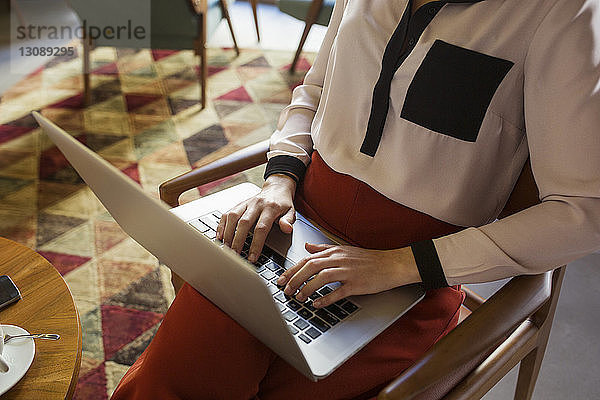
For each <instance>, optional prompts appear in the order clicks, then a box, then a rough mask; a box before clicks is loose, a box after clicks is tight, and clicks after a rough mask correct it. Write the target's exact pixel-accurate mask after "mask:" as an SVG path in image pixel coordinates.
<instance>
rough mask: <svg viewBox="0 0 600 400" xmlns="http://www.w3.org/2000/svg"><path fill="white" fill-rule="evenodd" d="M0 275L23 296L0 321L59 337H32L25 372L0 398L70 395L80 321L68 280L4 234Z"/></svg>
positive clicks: (78, 354) (76, 364) (74, 380)
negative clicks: (30, 359) (31, 353)
mask: <svg viewBox="0 0 600 400" xmlns="http://www.w3.org/2000/svg"><path fill="white" fill-rule="evenodd" d="M0 275H8V276H10V277H11V279H12V280H13V281H14V282H15V284H16V285H17V287H18V288H19V290H20V291H21V295H22V296H23V298H22V299H21V300H19V301H18V302H17V303H14V304H12V305H10V306H8V307H7V308H5V309H3V310H0V323H2V324H9V325H17V326H20V327H22V328H24V329H26V330H27V331H29V332H31V333H38V332H40V333H46V332H47V333H58V334H60V336H61V338H60V340H58V341H46V340H38V341H36V343H35V358H34V360H33V364H31V367H30V368H29V371H27V374H25V376H24V377H23V379H21V380H20V381H19V383H17V384H16V385H15V386H14V387H13V388H12V389H10V390H9V391H8V392H7V393H6V394H4V395H3V396H2V400H8V399H23V400H24V399H36V400H37V399H39V400H45V399H48V400H49V399H70V398H71V397H72V396H73V393H74V391H75V385H76V384H77V377H78V376H79V367H80V365H81V324H80V322H79V314H78V313H77V308H76V307H75V303H74V302H73V296H71V292H70V291H69V288H68V287H67V284H66V283H65V281H64V280H63V278H62V277H61V276H60V274H59V273H58V271H57V270H56V269H55V268H54V267H53V266H52V264H50V263H49V262H48V261H47V260H46V259H45V258H43V257H42V256H40V255H39V254H37V253H36V252H35V251H33V250H31V249H29V248H27V247H25V246H23V245H20V244H18V243H15V242H13V241H11V240H8V239H4V238H0Z"/></svg>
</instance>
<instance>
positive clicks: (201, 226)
mask: <svg viewBox="0 0 600 400" xmlns="http://www.w3.org/2000/svg"><path fill="white" fill-rule="evenodd" d="M189 224H190V225H191V226H193V227H194V228H196V229H198V230H199V231H200V232H202V233H204V232H206V231H208V230H209V229H210V227H209V226H208V225H206V224H205V223H204V222H202V221H200V220H199V219H195V220H193V221H191V222H189Z"/></svg>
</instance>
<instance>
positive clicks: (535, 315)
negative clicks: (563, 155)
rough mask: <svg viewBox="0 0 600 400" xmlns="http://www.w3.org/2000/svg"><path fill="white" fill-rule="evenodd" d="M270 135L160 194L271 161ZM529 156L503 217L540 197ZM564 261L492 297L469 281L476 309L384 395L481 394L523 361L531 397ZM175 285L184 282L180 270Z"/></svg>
mask: <svg viewBox="0 0 600 400" xmlns="http://www.w3.org/2000/svg"><path fill="white" fill-rule="evenodd" d="M267 150H268V141H267V140H266V141H263V142H260V143H257V144H255V145H252V146H249V147H247V148H244V149H242V150H239V151H237V152H235V153H233V154H231V155H228V156H226V157H224V158H222V159H219V160H216V161H214V162H211V163H209V164H206V165H204V166H201V167H199V168H197V169H195V170H192V171H190V172H187V173H185V174H182V175H180V176H178V177H176V178H173V179H171V180H169V181H167V182H165V183H163V184H162V185H161V186H160V197H161V199H162V200H163V201H165V202H166V203H167V204H169V205H170V206H173V207H174V206H176V205H178V199H179V196H180V195H181V193H183V192H184V191H186V190H189V189H192V188H195V187H197V186H201V185H204V184H206V183H209V182H213V181H215V180H218V179H221V178H224V177H227V176H230V175H233V174H236V173H239V172H242V171H244V170H246V169H249V168H252V167H255V166H258V165H261V164H263V163H265V162H266V152H267ZM538 202H539V200H538V191H537V187H536V185H535V182H534V180H533V175H532V173H531V167H530V166H529V162H528V163H527V164H526V166H525V168H524V169H523V172H522V173H521V176H520V177H519V180H518V182H517V185H516V186H515V189H514V190H513V193H512V194H511V197H510V199H509V201H508V203H507V205H506V207H505V209H504V210H503V211H502V213H501V215H500V217H501V218H504V217H506V216H508V215H510V214H513V213H515V212H517V211H519V210H522V209H524V208H527V207H529V206H531V205H534V204H536V203H538ZM564 273H565V266H562V267H560V268H558V269H556V270H554V271H549V272H546V273H543V274H539V275H524V276H518V277H515V278H512V279H511V280H510V281H509V282H508V283H507V284H506V285H504V286H503V287H502V288H501V289H500V290H498V291H497V292H496V293H495V294H494V295H492V296H491V297H490V298H489V299H487V300H484V299H482V298H481V297H479V296H478V295H477V294H476V293H474V292H472V291H471V290H469V289H467V288H463V290H464V291H465V293H466V294H467V297H466V300H465V303H464V307H466V308H467V309H468V310H469V314H470V315H468V316H467V317H466V318H465V319H464V320H463V321H462V322H461V323H460V324H459V325H458V326H457V327H456V328H455V329H454V330H453V331H452V332H450V333H449V334H448V335H447V336H446V337H444V338H443V339H441V340H440V341H439V342H438V343H436V344H435V345H434V346H433V347H432V348H431V349H430V350H429V351H428V352H427V353H426V354H425V355H423V357H422V358H421V359H420V360H418V361H417V362H416V363H415V364H414V365H413V366H411V367H410V368H408V369H407V370H406V371H404V372H403V373H402V374H401V375H400V376H399V377H397V378H396V379H395V380H394V381H392V382H391V383H390V384H389V385H388V386H387V387H386V388H385V389H383V390H382V391H381V392H380V393H379V396H378V399H403V400H406V399H445V400H450V399H452V400H456V399H479V398H481V397H482V396H483V395H484V394H485V393H486V392H487V391H489V390H490V389H491V388H492V387H493V386H494V385H495V384H496V383H497V382H498V381H499V380H500V379H501V378H502V377H503V376H504V375H505V374H506V373H508V372H509V371H510V370H511V369H512V368H513V367H514V366H515V365H517V364H518V363H519V362H520V363H521V365H520V368H519V378H518V382H517V387H516V392H515V399H518V400H522V399H530V398H531V396H532V394H533V390H534V387H535V382H536V379H537V376H538V373H539V370H540V366H541V363H542V359H543V357H544V352H545V349H546V345H547V343H548V337H549V335H550V328H551V326H552V320H553V318H554V312H555V310H556V304H557V302H558V296H559V293H560V287H561V283H562V280H563V276H564ZM173 282H174V285H175V286H176V287H178V286H180V285H181V284H182V281H181V280H180V279H179V278H178V277H177V276H174V279H173Z"/></svg>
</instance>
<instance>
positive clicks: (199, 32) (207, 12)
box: [69, 0, 258, 108]
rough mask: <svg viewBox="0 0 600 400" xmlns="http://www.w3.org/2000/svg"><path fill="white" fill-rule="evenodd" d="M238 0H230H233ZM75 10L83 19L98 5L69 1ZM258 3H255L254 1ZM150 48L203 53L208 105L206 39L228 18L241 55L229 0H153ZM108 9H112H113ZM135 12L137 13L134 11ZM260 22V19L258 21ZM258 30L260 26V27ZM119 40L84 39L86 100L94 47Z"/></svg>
mask: <svg viewBox="0 0 600 400" xmlns="http://www.w3.org/2000/svg"><path fill="white" fill-rule="evenodd" d="M111 1H114V0H111ZM233 1H235V0H229V2H230V3H231V2H233ZM69 3H70V5H71V7H72V8H73V10H74V11H75V12H76V13H77V14H78V15H79V18H80V19H81V20H82V21H83V20H86V19H88V18H93V14H94V13H96V12H98V11H97V9H98V7H97V6H96V5H95V4H92V3H93V2H89V1H88V0H69ZM117 4H120V7H124V8H125V9H126V8H127V5H126V4H127V2H122V1H119V2H118V3H117ZM253 6H255V4H253ZM150 7H151V10H150V11H151V12H150V47H151V48H152V49H169V50H185V49H193V50H194V53H195V54H196V55H199V56H200V72H199V74H198V80H199V83H200V103H201V105H202V108H204V107H206V80H207V77H208V62H207V57H206V41H207V37H208V35H209V34H211V33H212V32H214V31H215V30H216V29H217V26H218V25H219V22H221V20H222V19H223V18H224V19H225V20H226V21H227V25H228V26H229V31H230V32H231V38H232V40H233V46H234V48H235V52H236V54H237V55H239V54H240V50H239V48H238V45H237V41H236V39H235V34H234V32H233V25H232V24H231V18H230V17H229V10H228V7H227V2H226V1H225V0H152V1H151V2H150ZM106 12H110V8H108V9H107V11H106ZM121 12H122V13H123V14H124V15H128V14H127V13H128V12H130V13H135V10H128V11H121ZM132 15H135V14H132ZM256 23H257V24H258V22H256ZM256 29H257V32H258V25H257V27H256ZM118 45H119V43H118V41H114V40H106V39H104V40H102V39H97V40H94V41H93V42H92V40H91V39H90V38H87V39H86V38H84V39H83V77H84V85H83V86H84V90H83V93H84V101H85V103H86V104H88V105H89V104H90V103H91V91H90V89H91V88H90V51H91V49H92V48H93V47H94V46H118Z"/></svg>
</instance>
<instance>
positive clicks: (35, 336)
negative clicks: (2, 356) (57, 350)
mask: <svg viewBox="0 0 600 400" xmlns="http://www.w3.org/2000/svg"><path fill="white" fill-rule="evenodd" d="M16 338H33V339H47V340H58V339H60V335H58V334H56V333H33V334H27V335H14V336H11V335H9V334H6V335H4V343H7V342H8V341H9V340H12V339H16Z"/></svg>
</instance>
